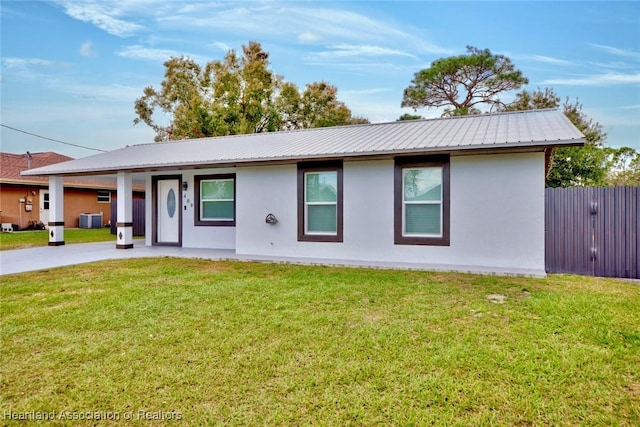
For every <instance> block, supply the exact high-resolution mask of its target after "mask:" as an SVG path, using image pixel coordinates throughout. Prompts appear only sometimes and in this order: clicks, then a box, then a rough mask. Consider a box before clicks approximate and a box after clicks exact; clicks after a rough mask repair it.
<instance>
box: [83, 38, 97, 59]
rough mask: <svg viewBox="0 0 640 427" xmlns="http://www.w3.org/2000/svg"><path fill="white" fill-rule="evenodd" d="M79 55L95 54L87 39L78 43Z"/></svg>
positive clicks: (89, 55)
mask: <svg viewBox="0 0 640 427" xmlns="http://www.w3.org/2000/svg"><path fill="white" fill-rule="evenodd" d="M80 55H82V56H86V57H91V56H96V53H95V51H94V50H93V44H92V43H91V42H90V41H89V40H87V41H86V42H84V43H82V45H80Z"/></svg>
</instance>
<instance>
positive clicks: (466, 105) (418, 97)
mask: <svg viewBox="0 0 640 427" xmlns="http://www.w3.org/2000/svg"><path fill="white" fill-rule="evenodd" d="M527 83H529V80H528V79H527V78H526V77H524V76H523V75H522V72H521V71H520V70H516V69H515V66H514V65H513V63H512V62H511V60H510V59H509V58H507V57H506V56H504V55H496V54H492V53H491V52H490V51H489V49H478V48H476V47H473V46H467V54H466V55H459V56H451V57H448V58H440V59H437V60H435V61H433V62H432V63H431V66H430V67H429V68H425V69H423V70H421V71H418V72H417V73H415V75H414V78H413V80H412V81H411V85H410V86H409V87H407V88H406V89H405V90H404V96H403V99H402V107H412V108H413V109H414V110H417V109H418V108H422V107H436V108H438V107H445V108H446V109H445V111H444V114H443V115H444V116H458V115H467V114H478V113H480V112H481V111H480V109H479V106H480V105H481V104H486V105H489V106H490V107H491V108H494V107H501V106H503V105H504V103H503V102H502V101H501V100H500V98H499V96H500V95H501V94H502V93H503V92H506V91H509V90H515V89H518V88H520V87H521V86H522V85H525V84H527Z"/></svg>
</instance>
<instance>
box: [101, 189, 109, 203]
mask: <svg viewBox="0 0 640 427" xmlns="http://www.w3.org/2000/svg"><path fill="white" fill-rule="evenodd" d="M98 203H111V191H109V190H98Z"/></svg>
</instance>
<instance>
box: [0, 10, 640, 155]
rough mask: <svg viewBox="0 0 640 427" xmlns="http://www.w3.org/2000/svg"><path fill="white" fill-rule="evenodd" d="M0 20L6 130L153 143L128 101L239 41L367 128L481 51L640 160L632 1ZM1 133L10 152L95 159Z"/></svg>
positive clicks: (7, 13)
mask: <svg viewBox="0 0 640 427" xmlns="http://www.w3.org/2000/svg"><path fill="white" fill-rule="evenodd" d="M0 16H1V21H2V22H1V32H2V33H1V36H2V42H1V43H2V46H1V47H2V51H1V56H2V61H1V74H0V79H1V80H0V91H1V92H0V96H1V111H0V112H1V122H2V124H4V125H7V126H11V127H14V128H18V129H23V130H26V131H29V132H32V133H36V134H39V135H43V136H47V137H49V138H54V139H58V140H62V141H66V142H69V143H74V144H80V145H85V146H90V147H94V148H97V149H102V150H113V149H116V148H119V147H122V146H125V145H131V144H139V143H146V142H151V141H152V140H153V136H154V133H153V131H152V130H151V129H150V128H148V127H147V126H146V125H144V124H139V125H136V126H134V125H133V119H134V118H135V113H134V101H135V99H136V98H138V97H139V96H141V95H142V90H143V88H144V87H145V86H149V85H151V86H154V87H159V85H160V82H161V81H162V79H163V73H164V67H163V65H162V64H163V62H164V61H165V60H167V59H169V58H170V57H171V56H182V55H184V56H189V57H191V58H194V59H196V60H197V61H199V62H201V63H205V62H207V61H210V60H213V59H221V58H222V57H223V56H224V54H225V53H226V52H227V51H228V50H229V49H232V48H233V49H236V50H240V48H241V46H242V45H243V44H246V43H247V42H248V41H249V40H254V41H258V42H260V43H261V44H262V46H263V48H264V49H265V50H266V51H267V52H269V53H270V60H271V69H272V70H273V71H274V72H276V73H278V74H280V75H282V76H284V78H285V80H287V81H291V82H293V83H296V84H297V85H298V86H299V87H301V88H302V87H304V85H305V84H306V83H311V82H314V81H321V80H324V81H327V82H329V83H331V84H333V85H336V86H337V87H338V95H339V97H340V99H341V100H343V101H344V102H345V103H346V104H347V106H348V107H349V108H351V110H352V111H353V113H354V114H355V115H359V116H364V117H367V118H369V120H370V121H372V122H381V121H393V120H395V119H397V118H398V117H399V116H400V115H402V114H403V113H407V112H409V113H412V112H413V110H411V109H402V108H400V103H401V100H402V92H403V90H404V88H405V87H407V86H408V85H409V84H410V81H411V79H412V77H413V75H414V73H415V72H417V71H419V70H421V69H423V68H426V67H428V66H429V64H430V63H431V62H432V61H433V60H435V59H438V58H441V57H445V56H451V55H458V54H462V53H465V47H466V46H467V45H473V46H476V47H479V48H489V49H490V50H491V51H492V52H494V53H499V54H503V55H506V56H508V57H510V58H511V59H512V61H513V63H514V64H515V66H516V67H517V68H518V69H520V70H522V71H523V73H524V75H525V76H527V77H528V78H529V81H530V83H529V85H528V86H527V87H526V88H527V89H529V90H533V89H536V88H537V87H540V88H545V87H551V88H553V89H554V90H555V92H556V93H557V94H558V95H559V96H560V97H561V98H562V99H564V98H566V97H569V98H570V99H571V100H575V98H578V99H579V101H580V102H581V103H582V104H583V105H584V111H585V112H586V113H587V115H588V116H589V117H590V118H592V119H593V120H595V121H597V122H600V123H601V124H602V125H603V126H604V129H605V131H606V132H607V133H608V145H610V146H613V147H620V146H624V145H626V146H631V147H633V148H635V149H640V2H613V1H606V2H558V1H554V2H529V1H526V2H525V1H522V2H484V1H476V2H457V1H448V2H444V1H443V2H428V1H353V2H347V1H342V2H327V1H228V2H221V1H205V2H198V1H156V0H119V1H110V0H99V1H89V0H87V1H79V0H74V1H67V0H55V1H34V2H29V1H6V0H3V1H2V2H1V3H0ZM513 96H514V93H510V94H507V95H505V96H504V97H503V100H505V101H509V100H511V99H513ZM417 113H418V114H420V115H422V116H424V117H438V116H440V114H441V111H438V110H427V109H423V110H419V111H418V112H417ZM0 132H1V133H0V137H1V150H2V151H6V152H13V153H24V152H26V151H31V152H38V151H57V152H60V153H63V154H67V155H70V156H73V157H85V156H88V155H92V154H95V152H93V151H89V150H85V149H80V148H74V147H70V146H66V145H61V144H58V143H54V142H51V141H47V140H43V139H39V138H35V137H33V136H28V135H25V134H22V133H18V132H15V131H13V130H10V129H7V128H4V127H3V128H0Z"/></svg>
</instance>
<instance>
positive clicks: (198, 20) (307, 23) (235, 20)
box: [156, 2, 451, 54]
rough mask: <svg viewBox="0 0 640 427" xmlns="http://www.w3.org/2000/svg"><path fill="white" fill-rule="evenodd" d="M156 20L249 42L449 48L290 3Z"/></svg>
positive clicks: (421, 50)
mask: <svg viewBox="0 0 640 427" xmlns="http://www.w3.org/2000/svg"><path fill="white" fill-rule="evenodd" d="M165 12H166V13H163V14H162V16H158V17H157V18H156V19H157V22H158V23H159V24H160V25H163V26H164V27H171V28H179V29H185V28H188V29H195V28H199V29H208V28H211V26H212V25H215V27H216V29H217V30H222V31H225V32H226V33H227V34H229V35H238V34H241V35H243V36H245V35H246V34H252V37H253V38H254V39H258V40H260V39H265V38H267V39H268V38H274V37H278V38H282V37H284V38H288V39H295V40H298V41H299V42H300V43H310V42H317V41H318V40H326V41H327V42H329V43H331V42H334V43H336V42H339V41H342V42H344V41H346V42H349V43H351V44H371V45H376V44H381V43H384V44H401V45H402V46H403V47H406V49H407V50H411V51H414V52H415V53H416V54H425V53H428V54H446V53H451V51H450V50H449V49H445V48H443V47H440V46H437V45H435V44H433V43H429V42H427V41H425V40H424V38H423V37H421V36H420V35H419V34H415V33H416V32H415V31H413V30H411V29H405V28H403V29H400V28H399V27H398V26H396V25H395V24H393V23H390V22H385V21H382V20H377V19H374V18H370V17H367V16H364V15H361V14H359V13H356V12H352V11H350V10H348V9H338V8H329V7H319V6H308V7H307V6H303V5H298V4H297V3H290V2H249V3H248V2H239V3H222V4H220V3H218V4H215V7H201V8H194V7H190V8H182V10H181V11H180V13H179V12H178V11H173V12H172V13H169V12H168V11H165Z"/></svg>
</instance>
